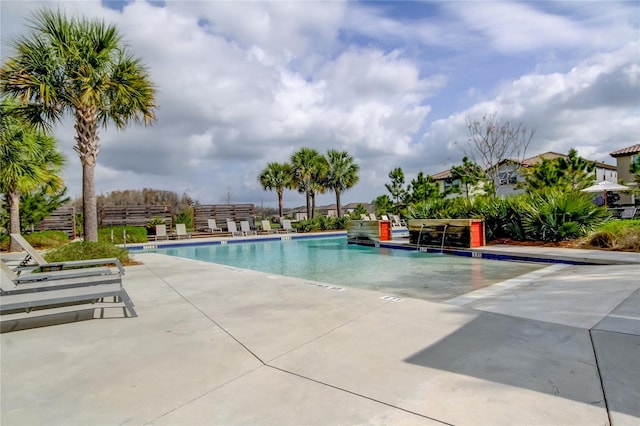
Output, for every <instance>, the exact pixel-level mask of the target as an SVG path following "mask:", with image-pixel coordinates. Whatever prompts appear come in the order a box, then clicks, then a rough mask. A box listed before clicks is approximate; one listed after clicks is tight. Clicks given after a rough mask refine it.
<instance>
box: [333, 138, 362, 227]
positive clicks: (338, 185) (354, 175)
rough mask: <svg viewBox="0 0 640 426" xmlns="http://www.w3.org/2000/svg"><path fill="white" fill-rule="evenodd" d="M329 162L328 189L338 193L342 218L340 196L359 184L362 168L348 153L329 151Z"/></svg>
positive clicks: (338, 203) (339, 211) (339, 210)
mask: <svg viewBox="0 0 640 426" xmlns="http://www.w3.org/2000/svg"><path fill="white" fill-rule="evenodd" d="M327 162H328V166H329V168H328V172H327V179H326V182H327V188H329V189H332V190H333V191H334V192H335V193H336V207H337V211H338V216H342V207H341V205H340V195H341V194H342V193H343V192H344V191H346V190H347V189H349V188H353V186H354V185H355V184H356V183H358V180H359V179H360V177H359V176H358V171H360V166H359V165H357V164H356V163H355V161H354V159H353V157H352V156H351V155H349V153H348V152H347V151H338V150H335V149H330V150H329V151H327Z"/></svg>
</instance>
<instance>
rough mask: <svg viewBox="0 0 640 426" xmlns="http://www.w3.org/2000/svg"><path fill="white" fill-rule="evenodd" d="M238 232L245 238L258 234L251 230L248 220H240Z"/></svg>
mask: <svg viewBox="0 0 640 426" xmlns="http://www.w3.org/2000/svg"><path fill="white" fill-rule="evenodd" d="M240 231H241V232H242V235H244V236H247V235H258V232H257V231H256V230H255V229H251V226H250V225H249V221H248V220H241V221H240Z"/></svg>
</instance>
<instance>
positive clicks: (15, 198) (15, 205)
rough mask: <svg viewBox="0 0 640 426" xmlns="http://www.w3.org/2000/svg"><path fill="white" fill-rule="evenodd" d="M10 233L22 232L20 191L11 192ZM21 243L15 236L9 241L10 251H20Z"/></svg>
mask: <svg viewBox="0 0 640 426" xmlns="http://www.w3.org/2000/svg"><path fill="white" fill-rule="evenodd" d="M9 233H11V234H19V233H20V193H19V192H17V191H11V192H10V193H9ZM20 250H22V249H21V248H20V245H19V244H18V243H16V242H15V241H14V240H13V238H11V242H10V243H9V251H20Z"/></svg>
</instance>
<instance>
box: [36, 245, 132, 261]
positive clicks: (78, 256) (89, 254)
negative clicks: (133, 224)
mask: <svg viewBox="0 0 640 426" xmlns="http://www.w3.org/2000/svg"><path fill="white" fill-rule="evenodd" d="M111 257H116V258H118V259H119V260H120V262H122V263H123V264H126V263H129V261H130V260H129V252H128V251H127V250H125V249H123V248H120V247H117V246H115V245H113V244H111V243H108V242H105V241H101V242H93V241H77V242H73V243H69V244H66V245H64V246H62V247H58V248H56V249H53V250H49V251H48V252H46V253H45V255H44V258H45V259H46V260H47V261H48V262H66V261H70V260H88V259H102V258H111Z"/></svg>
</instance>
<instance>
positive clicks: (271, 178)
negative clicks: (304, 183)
mask: <svg viewBox="0 0 640 426" xmlns="http://www.w3.org/2000/svg"><path fill="white" fill-rule="evenodd" d="M258 181H260V185H262V188H264V189H265V190H269V191H276V193H277V194H278V214H279V215H280V217H282V199H283V196H284V190H285V189H289V188H291V185H292V184H293V174H292V172H291V166H290V165H289V164H286V163H285V164H283V163H269V164H267V167H266V168H265V169H264V170H263V171H262V172H260V175H259V176H258Z"/></svg>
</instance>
